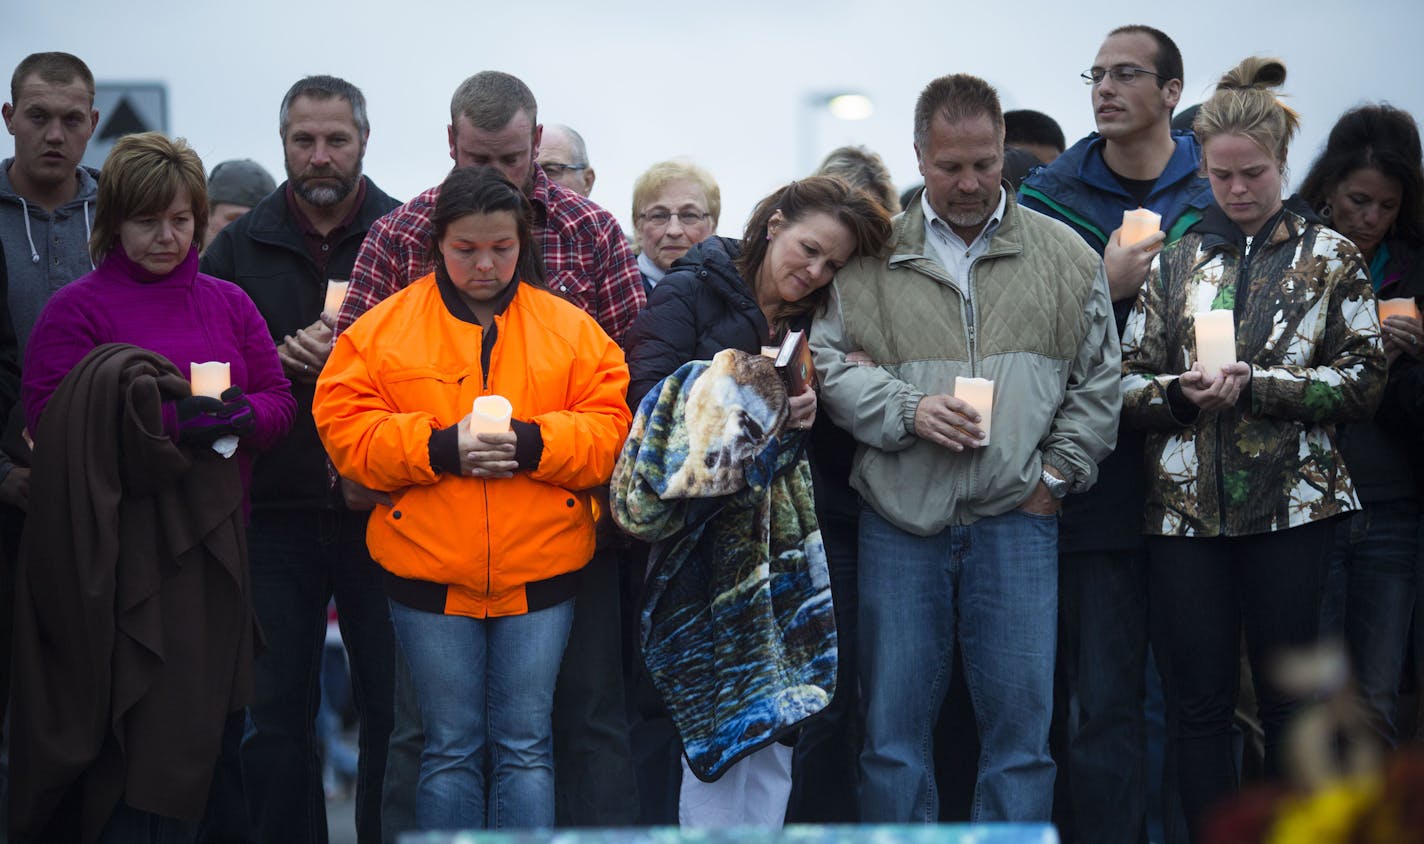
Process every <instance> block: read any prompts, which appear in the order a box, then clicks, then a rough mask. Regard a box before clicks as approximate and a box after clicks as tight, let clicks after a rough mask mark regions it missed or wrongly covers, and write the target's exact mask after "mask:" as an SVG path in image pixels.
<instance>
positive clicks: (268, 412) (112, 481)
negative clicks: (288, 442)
mask: <svg viewBox="0 0 1424 844" xmlns="http://www.w3.org/2000/svg"><path fill="white" fill-rule="evenodd" d="M207 217H208V196H207V185H206V181H205V179H204V176H203V164H202V161H200V160H199V158H198V155H197V154H196V153H195V152H194V151H193V150H192V149H191V148H190V147H189V146H188V145H187V144H186V143H185V142H184V141H182V140H169V139H168V138H166V137H164V136H163V135H160V134H156V133H145V134H139V135H130V136H128V137H125V138H122V139H120V140H119V142H118V143H117V144H115V145H114V149H113V151H112V152H111V153H110V155H109V158H108V160H107V161H106V162H105V164H104V168H103V171H102V173H101V174H100V176H99V193H98V202H97V212H96V215H95V220H94V226H93V231H92V234H91V237H90V243H89V248H90V252H91V254H92V256H93V260H94V263H95V265H96V269H95V270H94V271H93V272H91V273H89V274H88V275H85V276H83V277H82V278H80V279H78V280H77V281H74V282H71V283H70V284H68V285H65V286H64V287H62V288H60V289H59V290H58V291H57V292H56V293H55V294H54V295H53V296H52V297H51V298H50V300H49V302H48V303H47V304H46V305H45V307H44V310H43V311H42V312H41V313H40V316H39V319H38V321H37V322H36V323H35V326H34V329H33V331H32V332H31V334H30V338H29V343H28V345H27V347H26V354H25V363H24V370H23V376H22V383H21V398H22V400H23V402H24V410H25V422H26V425H27V428H28V430H29V432H30V433H31V435H32V436H33V437H34V440H35V468H34V474H33V485H32V493H33V496H32V503H31V509H30V516H29V525H28V531H27V534H26V536H25V539H24V543H23V546H22V550H21V554H20V560H19V566H18V569H19V574H18V576H17V580H18V583H19V584H20V585H21V587H23V589H19V588H17V593H19V594H18V595H17V607H18V609H17V613H16V617H17V628H16V631H17V632H16V640H17V645H16V653H17V657H16V678H15V688H16V689H21V688H24V689H27V690H31V691H33V690H35V689H51V688H53V689H61V690H73V689H84V690H86V691H92V692H94V700H93V701H92V702H90V703H87V704H86V705H85V706H82V707H79V708H77V709H76V708H75V707H74V706H69V707H68V708H65V707H64V706H60V705H59V704H57V703H56V702H55V701H53V700H51V701H49V705H46V701H45V700H44V699H43V696H42V695H39V694H37V693H30V694H27V695H26V696H24V697H23V699H22V700H21V702H20V703H19V704H17V706H16V707H15V708H14V710H13V712H14V717H15V718H17V719H20V723H22V724H23V725H25V729H24V732H25V735H24V736H23V737H22V736H20V735H18V734H17V735H16V739H18V743H17V744H16V749H18V750H19V751H20V752H19V753H18V764H17V768H16V769H15V777H14V778H13V779H12V783H16V784H20V783H21V778H22V776H23V778H24V784H23V785H21V786H20V787H19V791H20V796H19V799H18V800H12V806H14V807H16V808H12V812H11V818H10V822H11V826H12V835H11V840H14V841H52V840H70V838H71V837H74V838H82V839H83V840H86V841H88V840H102V841H158V840H162V841H169V840H174V841H176V840H196V835H197V829H198V822H199V819H200V818H201V817H202V816H203V812H204V807H205V804H206V797H207V794H208V788H209V782H210V780H211V777H212V774H213V770H214V765H215V764H216V762H217V760H218V755H219V746H220V740H221V737H222V735H223V731H224V724H225V723H234V719H233V718H230V717H229V714H230V713H238V712H240V711H241V709H242V707H243V706H244V705H245V704H246V703H247V701H248V698H249V697H250V693H251V674H252V659H253V649H252V638H253V632H254V627H255V620H254V617H253V614H252V611H251V598H250V587H249V583H248V581H249V578H248V574H247V552H246V545H245V543H244V542H243V541H242V522H243V520H244V513H245V504H246V501H247V488H248V481H249V478H250V469H251V462H252V457H253V455H254V453H255V452H257V451H260V450H262V449H264V448H267V447H269V446H271V445H273V444H274V443H276V442H277V441H278V440H279V439H280V438H281V437H282V436H284V435H285V434H286V433H287V430H288V429H289V428H290V427H291V423H292V417H293V415H294V413H295V409H296V403H295V401H294V400H293V398H292V394H291V390H290V385H289V384H288V382H287V379H286V378H285V377H284V376H283V375H282V369H281V365H280V363H279V362H278V359H277V348H276V344H275V343H274V342H273V338H272V336H271V334H270V333H269V332H268V330H267V326H266V323H265V322H264V321H263V319H262V316H261V315H260V314H259V312H258V310H257V307H256V306H255V305H254V304H253V303H252V300H251V299H249V298H248V297H247V294H245V293H244V292H243V291H242V290H241V289H239V288H238V287H237V286H236V285H233V284H231V283H229V282H226V281H222V280H220V279H216V278H212V277H211V276H207V275H203V274H202V273H199V272H198V250H197V244H196V242H195V240H194V235H195V233H196V232H201V231H203V230H204V226H205V224H206V222H207ZM107 344H121V345H116V346H112V347H109V348H105V349H103V350H102V351H99V352H97V353H96V354H94V355H90V353H91V352H93V351H95V350H96V348H97V347H100V346H107ZM135 347H136V348H135ZM150 353H151V354H150ZM136 355H137V356H139V357H142V358H143V359H142V360H140V361H139V362H138V363H137V364H136V365H135V366H133V367H130V368H127V369H123V370H122V371H119V370H118V369H116V368H114V367H112V366H107V365H105V363H104V362H106V361H111V360H113V359H115V356H128V357H127V358H125V360H131V359H133V358H134V357H135V356H136ZM206 361H226V362H227V363H228V364H229V369H230V378H231V386H230V387H228V388H227V389H226V390H225V391H223V392H222V393H221V396H220V397H219V398H214V397H210V396H201V395H200V396H194V395H192V394H191V390H190V389H189V387H188V385H186V384H185V383H184V379H186V378H187V377H188V375H189V364H190V363H193V362H206ZM170 363H171V364H172V367H169V366H167V364H170ZM71 371H73V372H74V377H73V378H69V379H68V380H67V376H69V375H70V373H71ZM135 372H137V374H133V373H135ZM145 373H147V374H145ZM145 379H147V380H145ZM134 384H138V385H139V386H138V387H135V386H133V385H134ZM148 384H156V385H157V388H156V390H148V387H147V386H146V385H148ZM145 390H148V391H147V392H145ZM115 395H117V396H119V399H118V400H117V402H116V401H114V400H113V399H112V397H113V396H115ZM155 397H156V398H155ZM51 404H52V406H53V411H52V413H51V415H49V416H46V415H45V408H46V406H47V405H51ZM75 414H78V415H79V421H80V422H81V423H82V424H68V423H70V418H71V417H72V416H74V415H75ZM86 417H87V418H86ZM109 429H112V431H113V433H112V434H111V433H110V431H109ZM165 434H166V435H167V438H168V439H165V436H164V435H165ZM234 450H235V458H236V459H235V460H233V461H232V462H230V463H229V462H228V461H226V460H225V459H224V458H226V457H233V456H234ZM213 452H217V453H216V454H214V453H213ZM136 455H145V456H147V455H151V456H152V459H143V458H142V457H136ZM219 455H221V456H219ZM91 461H92V465H91V466H90V467H89V468H88V469H87V471H86V470H85V464H87V463H90V462H91ZM71 537H78V538H79V540H81V541H78V542H75V541H71ZM91 537H99V538H100V539H97V540H93V541H90V539H91ZM76 548H77V550H75V549H76ZM108 593H112V599H110V597H109V594H108ZM95 595H98V597H99V598H101V599H103V600H101V601H98V602H97V603H96V605H95V607H94V608H93V609H94V612H93V613H92V614H90V615H88V616H85V615H84V614H83V613H81V612H79V610H82V609H83V608H84V607H86V606H87V605H86V604H85V603H84V602H85V601H86V600H92V599H94V597H95ZM45 596H49V598H48V599H47V600H45V599H44V597H45ZM21 611H23V612H21ZM76 618H83V619H84V623H74V619H76ZM20 620H23V622H24V623H23V624H21V623H20ZM54 630H60V631H62V635H58V636H56V635H48V634H50V633H52V631H54ZM135 642H137V643H139V645H141V647H140V646H138V645H134V644H133V643H135ZM53 653H62V654H64V655H74V657H75V658H73V659H60V658H58V657H53V658H51V657H49V656H48V655H50V654H53ZM22 657H23V658H22ZM79 657H82V658H79ZM154 657H156V658H154ZM76 665H78V666H81V667H83V668H84V669H85V671H84V672H76V671H73V670H71V671H69V674H77V673H90V670H93V671H98V670H99V669H103V672H104V673H103V675H102V677H103V680H104V682H103V683H102V684H101V685H100V686H98V687H94V688H91V687H90V686H89V685H86V684H85V681H84V678H82V677H73V678H71V679H72V680H73V682H68V681H66V682H60V681H59V680H56V679H54V678H55V676H56V673H57V672H59V673H61V674H62V673H63V672H65V671H66V667H68V668H70V669H72V668H73V667H74V666H76ZM60 697H62V698H63V697H66V696H63V695H61V696H60ZM67 697H71V698H72V697H74V696H73V695H70V696H67ZM70 703H74V701H72V700H71V701H70ZM235 723H239V724H240V721H236V722H235ZM11 758H12V764H14V762H15V760H16V759H17V754H16V753H15V752H13V751H12V757H11ZM14 796H15V795H13V794H12V797H14ZM70 824H77V825H78V826H79V827H80V828H82V833H78V834H76V835H74V836H71V835H69V834H67V833H62V832H61V830H69V829H70V826H69V825H70Z"/></svg>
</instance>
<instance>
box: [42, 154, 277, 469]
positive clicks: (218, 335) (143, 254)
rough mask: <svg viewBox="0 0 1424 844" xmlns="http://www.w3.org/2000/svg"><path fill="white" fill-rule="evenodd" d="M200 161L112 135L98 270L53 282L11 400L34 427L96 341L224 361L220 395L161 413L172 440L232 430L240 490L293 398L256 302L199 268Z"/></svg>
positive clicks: (203, 193) (180, 360) (179, 362)
mask: <svg viewBox="0 0 1424 844" xmlns="http://www.w3.org/2000/svg"><path fill="white" fill-rule="evenodd" d="M207 218H208V192H207V182H206V180H205V178H204V176H203V162H202V161H201V160H200V159H199V158H198V154H197V153H195V152H194V151H193V150H192V148H190V147H189V146H188V145H187V143H186V142H184V141H183V140H182V139H177V140H169V139H168V138H166V137H164V136H163V135H161V134H159V133H156V132H146V133H143V134H139V135H130V136H128V137H125V138H121V139H120V140H119V142H118V143H117V144H115V145H114V149H113V151H112V152H111V153H110V154H109V157H108V160H106V161H105V162H104V168H103V171H102V172H101V173H100V175H99V198H98V204H97V210H96V212H95V216H94V229H93V233H92V234H91V236H90V240H89V251H90V253H91V255H92V257H93V259H94V265H95V267H96V269H95V270H94V271H93V272H91V273H89V274H88V275H86V276H84V277H82V278H80V279H78V280H77V281H75V282H73V283H71V284H67V285H65V286H64V287H61V288H60V289H59V290H58V291H57V292H55V294H54V295H53V296H52V297H50V300H49V302H48V303H46V305H45V307H44V310H43V311H41V312H40V316H39V319H38V320H37V321H36V322H35V327H34V330H33V331H32V332H31V334H30V340H29V343H28V345H27V346H26V348H25V361H24V367H23V372H24V375H23V381H22V386H21V399H22V400H23V402H24V407H25V423H26V427H27V428H28V430H29V431H30V433H31V434H32V435H33V434H34V432H35V431H37V430H38V428H39V420H40V415H41V414H42V413H43V412H44V408H45V405H46V404H47V403H48V402H49V398H50V396H51V395H52V394H53V393H54V391H55V389H56V388H57V387H58V386H59V383H60V382H61V381H63V380H64V377H65V376H66V375H68V374H69V370H70V369H72V368H73V367H74V365H75V364H76V363H78V362H79V361H80V360H82V359H83V358H84V356H85V355H87V354H88V353H89V352H90V351H91V350H92V349H94V347H96V346H99V345H102V344H104V343H130V344H132V345H135V346H139V347H141V348H144V349H148V350H149V351H152V352H157V353H158V354H160V355H163V356H164V357H166V358H168V359H169V360H170V361H172V362H173V364H174V365H175V366H177V367H178V370H179V371H180V372H182V373H183V374H184V375H185V376H186V375H187V374H188V366H189V364H190V363H194V362H197V363H201V362H205V361H227V362H228V363H229V364H230V367H231V371H230V374H231V379H232V388H231V389H229V390H228V391H227V392H225V393H224V394H223V397H222V399H221V400H219V399H211V398H206V397H201V396H199V397H192V398H187V399H183V400H180V401H178V402H175V403H173V405H172V406H171V407H169V408H166V409H165V416H166V418H167V421H168V422H169V423H170V425H169V430H170V432H171V433H172V434H173V435H174V436H175V437H177V438H178V440H179V441H180V442H184V443H190V444H193V445H197V446H206V445H211V444H213V443H214V442H216V441H218V440H220V439H221V438H223V437H224V436H227V435H233V436H236V437H238V449H237V458H238V465H239V467H240V468H241V470H242V480H243V487H244V489H245V488H246V487H247V482H248V479H249V477H250V474H251V472H250V470H251V464H252V455H253V453H254V452H257V451H261V450H262V449H265V448H268V447H270V446H271V445H272V444H274V443H275V442H277V440H279V439H281V437H282V436H283V435H284V434H286V432H287V429H288V428H290V427H291V424H292V416H293V414H294V413H295V409H296V402H295V401H294V400H293V398H292V393H291V387H290V385H289V384H288V382H287V379H286V376H284V375H283V374H282V366H281V364H280V362H279V361H278V359H277V349H276V345H275V344H274V343H273V340H272V336H271V334H270V333H269V332H268V331H267V324H266V323H265V322H264V321H263V319H262V315H261V314H260V313H259V312H258V310H257V306H256V305H254V304H253V303H252V300H251V299H249V298H248V297H247V294H246V293H244V292H242V290H241V289H240V288H239V287H238V286H237V285H235V284H231V283H229V282H226V281H222V280H220V279H216V278H213V277H211V276H207V275H203V274H202V273H199V272H198V248H197V246H198V244H197V242H196V240H195V239H194V236H195V233H196V232H201V231H203V230H204V227H205V226H206V225H207Z"/></svg>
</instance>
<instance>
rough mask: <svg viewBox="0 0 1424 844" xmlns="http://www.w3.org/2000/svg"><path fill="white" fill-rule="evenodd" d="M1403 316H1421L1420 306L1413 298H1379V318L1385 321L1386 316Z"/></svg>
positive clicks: (1414, 317) (1415, 317) (1413, 317)
mask: <svg viewBox="0 0 1424 844" xmlns="http://www.w3.org/2000/svg"><path fill="white" fill-rule="evenodd" d="M1392 316H1402V317H1409V318H1410V319H1418V318H1419V308H1418V307H1417V306H1416V305H1415V304H1414V300H1413V299H1381V300H1379V318H1380V322H1384V318H1385V317H1392Z"/></svg>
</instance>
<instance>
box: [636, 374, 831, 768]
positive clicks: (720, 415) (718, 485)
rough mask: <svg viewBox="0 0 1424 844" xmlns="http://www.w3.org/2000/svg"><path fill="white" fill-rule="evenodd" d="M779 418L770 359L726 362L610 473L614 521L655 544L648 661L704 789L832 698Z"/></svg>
mask: <svg viewBox="0 0 1424 844" xmlns="http://www.w3.org/2000/svg"><path fill="white" fill-rule="evenodd" d="M787 412H788V411H787V403H786V390H785V387H783V386H782V383H781V379H780V378H779V377H778V376H777V374H776V371H775V368H774V367H773V366H772V362H771V361H770V359H768V358H765V357H762V356H760V355H750V354H747V353H745V352H741V351H738V350H735V349H727V350H724V351H722V352H719V353H718V354H717V355H716V356H715V357H714V358H713V359H712V360H711V361H710V362H708V361H694V362H692V363H688V364H685V365H684V366H682V367H681V368H680V369H678V370H677V371H676V372H674V373H673V374H672V375H669V376H668V377H667V378H665V379H664V380H663V381H662V382H661V383H660V384H659V385H658V386H657V387H655V388H654V389H653V390H651V391H650V392H649V393H648V395H647V396H646V397H645V398H644V400H643V402H642V404H641V405H640V406H639V408H638V412H637V415H636V417H635V418H634V420H633V427H632V430H631V431H630V433H629V436H628V440H627V442H626V443H624V446H623V451H622V453H621V455H620V456H619V459H618V465H617V467H616V468H615V470H614V472H613V480H612V484H611V493H612V510H613V517H614V519H615V520H616V521H617V522H618V524H619V525H620V526H621V527H622V528H623V529H624V530H626V531H628V532H629V533H631V534H633V535H634V536H636V537H638V538H640V539H643V540H645V541H647V542H651V543H653V551H652V555H651V559H650V562H649V569H648V577H647V581H646V585H645V587H644V595H643V604H642V608H641V614H640V619H639V624H640V630H639V634H640V642H641V645H642V651H643V660H644V663H645V664H646V666H647V670H648V672H649V675H650V676H651V678H652V681H653V684H654V685H655V686H656V688H657V689H658V691H659V692H660V693H661V694H662V696H663V700H664V702H665V703H666V705H667V707H668V710H669V712H670V713H671V715H672V719H673V723H674V724H675V725H676V726H677V729H678V732H679V733H680V734H681V737H682V742H683V749H684V752H685V753H686V755H687V761H688V766H689V767H690V768H691V769H692V772H693V773H694V774H696V775H697V776H698V777H699V778H700V779H702V780H705V781H708V782H711V781H714V780H716V779H717V778H719V777H720V776H721V775H722V774H723V773H724V772H726V770H727V768H728V767H729V766H730V765H731V764H732V763H733V762H735V761H737V760H738V759H740V758H741V757H743V756H745V755H747V754H749V753H751V752H753V751H755V750H757V749H759V748H761V747H764V746H765V745H767V744H768V743H770V742H773V741H776V740H778V739H779V738H782V737H784V736H786V735H787V734H788V733H789V732H790V731H792V730H794V729H796V727H797V726H798V725H799V724H800V723H801V722H803V721H805V720H806V719H807V718H810V717H811V716H813V715H815V714H816V713H818V712H820V711H821V710H823V709H824V708H825V707H826V705H827V704H828V703H829V702H830V698H831V695H832V694H834V693H835V679H836V658H837V656H836V629H835V619H834V614H833V612H832V605H831V590H830V580H829V575H828V572H827V568H826V554H825V550H824V548H823V547H822V545H821V531H820V527H819V526H818V525H817V523H816V515H815V502H814V499H813V497H812V492H811V471H810V467H809V465H808V464H807V462H806V458H805V455H804V453H803V451H802V439H803V437H804V434H803V433H801V432H797V431H783V427H784V425H785V422H786V419H787Z"/></svg>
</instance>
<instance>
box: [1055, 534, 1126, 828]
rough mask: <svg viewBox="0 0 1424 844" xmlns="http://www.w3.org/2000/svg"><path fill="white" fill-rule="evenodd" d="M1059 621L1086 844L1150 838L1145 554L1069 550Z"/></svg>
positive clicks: (1079, 820)
mask: <svg viewBox="0 0 1424 844" xmlns="http://www.w3.org/2000/svg"><path fill="white" fill-rule="evenodd" d="M1058 624H1059V628H1058V630H1059V640H1058V652H1059V659H1060V660H1061V661H1062V665H1063V673H1064V677H1065V679H1066V681H1067V686H1068V695H1069V699H1068V712H1067V716H1068V717H1067V723H1066V728H1067V729H1066V731H1065V732H1066V739H1067V741H1066V744H1067V747H1066V751H1067V753H1066V756H1067V758H1066V759H1065V760H1064V761H1065V763H1066V765H1067V767H1068V785H1069V791H1070V793H1071V796H1072V802H1073V819H1074V825H1075V829H1076V831H1077V833H1078V836H1079V837H1080V838H1081V839H1082V840H1083V841H1094V842H1102V844H1111V842H1120V844H1136V842H1141V841H1144V840H1145V839H1146V816H1147V763H1146V741H1145V735H1146V732H1145V726H1144V719H1143V711H1144V706H1143V704H1144V701H1145V697H1146V688H1145V676H1146V666H1147V561H1146V558H1145V555H1144V554H1143V553H1141V552H1140V551H1131V550H1117V551H1081V552H1075V553H1068V554H1064V555H1063V556H1062V557H1061V559H1060V562H1059V571H1058Z"/></svg>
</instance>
